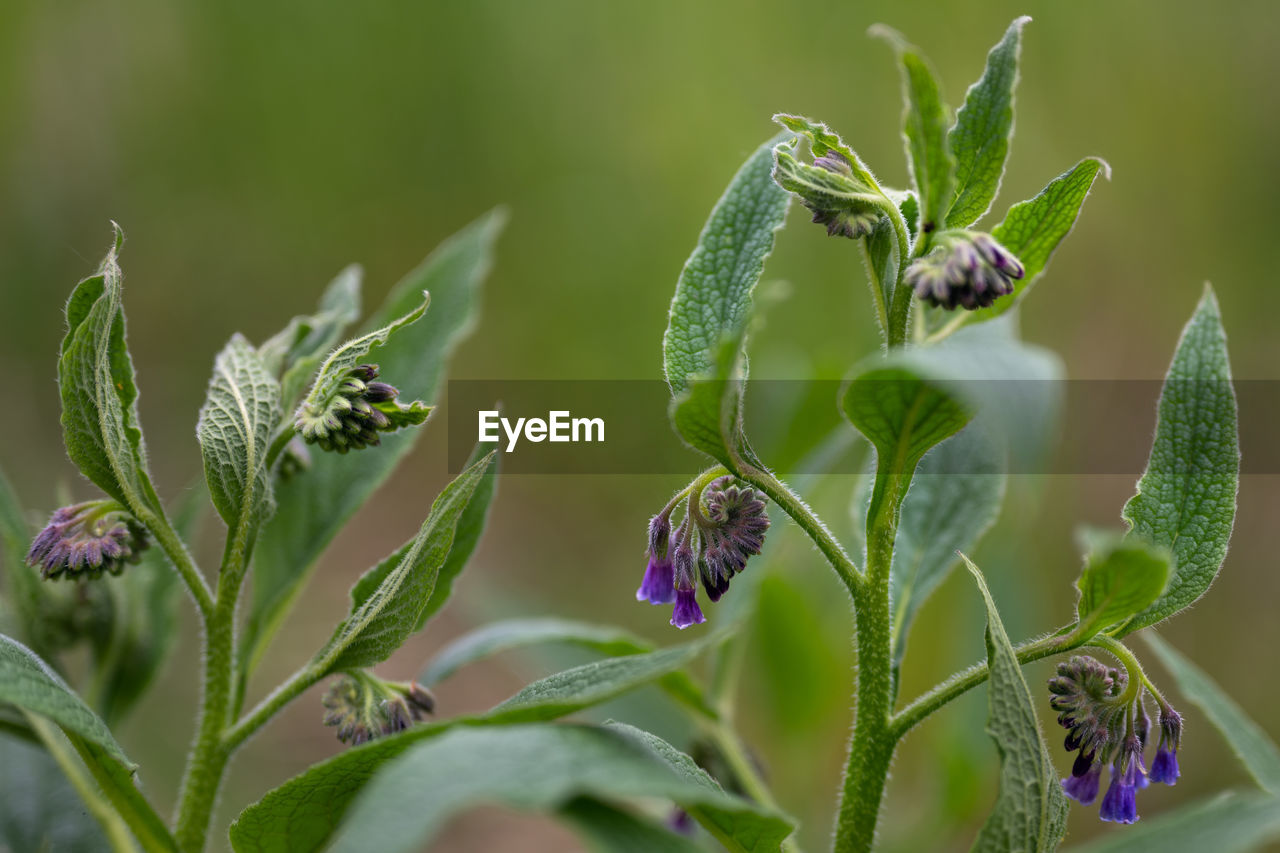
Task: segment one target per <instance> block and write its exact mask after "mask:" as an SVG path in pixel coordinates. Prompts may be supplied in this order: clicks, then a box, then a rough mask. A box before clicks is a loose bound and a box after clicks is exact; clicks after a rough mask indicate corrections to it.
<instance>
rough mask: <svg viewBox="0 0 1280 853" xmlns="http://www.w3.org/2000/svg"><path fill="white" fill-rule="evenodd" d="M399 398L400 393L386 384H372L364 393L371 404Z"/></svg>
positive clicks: (392, 386)
mask: <svg viewBox="0 0 1280 853" xmlns="http://www.w3.org/2000/svg"><path fill="white" fill-rule="evenodd" d="M399 396H400V391H399V390H398V389H397V388H396V387H395V386H394V385H388V384H387V383H385V382H370V383H369V384H368V387H366V388H365V392H364V398H365V399H366V400H368V401H369V402H370V403H383V402H386V401H387V400H394V399H395V398H396V397H399Z"/></svg>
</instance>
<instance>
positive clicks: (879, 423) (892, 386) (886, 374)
mask: <svg viewBox="0 0 1280 853" xmlns="http://www.w3.org/2000/svg"><path fill="white" fill-rule="evenodd" d="M882 364H883V362H878V363H876V364H875V365H873V366H872V367H870V368H869V369H865V370H862V371H861V372H859V373H858V374H857V375H856V376H855V377H854V379H853V380H852V381H851V382H850V383H849V385H848V387H847V388H846V389H845V392H844V394H843V395H842V399H841V409H842V410H843V411H844V414H845V417H847V418H848V419H849V422H850V423H852V424H853V425H854V426H855V427H857V428H858V431H859V432H861V433H862V434H863V435H864V436H866V437H867V439H868V440H869V441H870V442H871V443H872V444H873V445H875V448H876V455H877V459H879V460H880V462H879V464H880V466H881V470H883V471H885V472H886V473H893V474H905V475H908V476H910V474H911V473H912V472H913V471H914V470H915V468H916V464H917V463H918V462H919V461H920V458H921V457H922V456H924V454H925V453H926V452H928V450H929V448H931V447H933V446H934V445H935V444H937V443H938V442H940V441H942V440H943V439H945V438H947V437H948V436H951V435H954V434H955V433H957V432H959V431H960V430H961V429H963V428H964V426H965V424H967V423H968V422H969V421H970V419H971V418H972V417H973V412H972V410H971V409H970V408H969V407H968V406H967V405H966V404H965V403H964V402H963V401H961V400H960V399H959V398H958V397H957V396H955V395H954V394H953V393H951V392H950V391H948V390H947V389H946V388H945V387H944V386H942V385H941V384H938V383H935V382H933V381H931V378H929V377H926V376H925V375H923V374H922V373H921V372H917V371H914V370H910V369H907V368H905V367H894V366H881V365H882Z"/></svg>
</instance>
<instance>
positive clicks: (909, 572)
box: [858, 424, 1007, 666]
mask: <svg viewBox="0 0 1280 853" xmlns="http://www.w3.org/2000/svg"><path fill="white" fill-rule="evenodd" d="M979 426H980V425H979V424H971V425H970V426H969V427H967V428H965V429H963V430H961V431H960V432H959V433H957V434H956V435H953V436H952V437H951V438H948V439H947V440H946V441H944V442H942V443H941V444H939V445H938V446H937V447H935V448H933V450H930V451H929V452H928V453H927V454H925V456H924V458H923V459H921V460H920V464H919V466H918V467H917V468H916V475H915V478H914V479H913V480H912V482H911V489H910V491H908V492H907V496H906V497H905V498H904V499H903V501H902V510H901V515H900V517H899V519H898V537H897V539H896V540H895V543H894V550H893V565H892V568H891V570H890V574H889V596H890V600H891V601H892V603H893V660H894V664H895V666H896V665H900V664H901V663H902V658H903V656H904V655H905V654H906V648H907V636H908V634H909V633H910V631H911V623H912V622H913V621H914V620H915V615H916V613H917V611H919V609H920V606H921V605H922V604H924V602H925V601H926V600H928V598H929V596H930V595H932V594H933V591H934V590H935V589H937V588H938V586H939V585H940V584H941V583H942V582H943V581H944V580H946V578H947V575H948V574H950V572H951V570H952V569H953V568H954V567H955V566H957V565H958V564H959V563H960V558H959V557H958V556H957V552H958V551H964V552H966V553H968V552H971V551H972V550H973V549H974V547H976V546H977V544H978V542H979V541H980V540H981V539H982V537H983V535H984V534H985V533H986V532H987V530H988V529H989V528H990V527H991V525H992V524H994V523H995V520H996V517H997V516H998V515H999V514H1000V505H1001V503H1002V502H1003V500H1004V491H1005V482H1006V479H1007V478H1006V476H1005V473H1004V467H1003V461H1004V459H1003V454H1002V453H1001V452H1000V450H999V449H998V447H997V446H996V444H995V442H994V441H993V440H992V439H991V437H990V436H989V435H987V434H986V433H985V432H984V431H982V430H981V429H979ZM869 496H870V495H869V490H868V495H867V497H869ZM862 507H863V512H862V513H861V514H860V517H859V519H858V520H859V522H861V521H862V518H863V517H865V508H866V499H865V498H864V499H863V502H862Z"/></svg>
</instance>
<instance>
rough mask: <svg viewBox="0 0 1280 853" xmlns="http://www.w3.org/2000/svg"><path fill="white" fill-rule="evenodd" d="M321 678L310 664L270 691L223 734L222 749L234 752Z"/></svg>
mask: <svg viewBox="0 0 1280 853" xmlns="http://www.w3.org/2000/svg"><path fill="white" fill-rule="evenodd" d="M321 677H322V676H321V675H319V674H318V672H317V670H316V668H315V667H314V666H312V665H311V664H310V663H308V664H307V665H306V666H304V667H303V668H302V669H300V670H298V671H297V672H295V673H294V674H293V675H291V676H290V677H289V680H288V681H286V682H284V683H283V684H281V685H280V686H279V687H277V688H276V689H275V690H273V691H271V693H270V694H269V695H268V696H267V697H266V698H265V699H263V700H262V701H261V702H259V703H258V704H257V705H256V706H255V707H254V709H253V710H252V711H250V712H249V713H248V714H245V715H244V716H243V717H241V718H240V721H239V722H237V723H236V724H235V725H234V726H232V727H231V728H229V729H227V730H226V731H225V732H224V733H223V735H222V748H223V749H224V750H226V751H227V753H228V754H229V753H232V752H234V751H235V750H236V749H237V748H238V747H239V746H240V744H242V743H244V742H245V741H246V740H247V739H248V738H249V736H250V735H252V734H253V733H254V732H256V731H257V730H258V729H260V728H262V727H263V726H264V725H266V723H267V721H268V720H270V719H271V718H272V717H274V716H275V715H276V714H277V713H279V712H280V710H281V709H282V708H284V706H285V705H287V704H289V703H290V702H291V701H293V700H294V699H296V698H297V697H298V696H300V695H301V694H302V693H304V692H305V691H306V690H307V688H309V687H310V686H311V685H313V684H315V683H316V682H317V681H319V680H320V679H321Z"/></svg>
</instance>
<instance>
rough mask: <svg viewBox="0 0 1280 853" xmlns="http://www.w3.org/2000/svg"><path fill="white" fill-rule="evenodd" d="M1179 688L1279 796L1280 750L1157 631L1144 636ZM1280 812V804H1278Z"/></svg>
mask: <svg viewBox="0 0 1280 853" xmlns="http://www.w3.org/2000/svg"><path fill="white" fill-rule="evenodd" d="M1143 636H1144V638H1145V639H1146V641H1147V645H1149V646H1151V650H1152V651H1153V652H1155V655H1156V657H1157V658H1159V659H1160V663H1161V664H1163V665H1164V668H1165V669H1167V670H1168V671H1169V674H1170V675H1172V676H1173V678H1174V680H1175V681H1177V682H1178V689H1179V690H1180V691H1181V692H1182V695H1183V696H1186V697H1187V698H1188V699H1189V700H1191V702H1193V703H1194V704H1195V706H1196V707H1197V708H1199V709H1200V710H1201V711H1203V712H1204V715H1205V716H1206V717H1207V718H1208V719H1209V722H1210V723H1212V724H1213V727H1214V728H1216V729H1217V730H1218V731H1219V732H1221V733H1222V737H1223V738H1224V739H1226V741H1227V745H1228V746H1229V747H1231V751H1232V752H1233V753H1235V756H1236V758H1237V759H1239V761H1240V763H1241V764H1243V765H1244V767H1245V769H1246V770H1248V771H1249V775H1251V776H1252V777H1253V778H1254V779H1255V780H1257V782H1258V784H1259V785H1260V786H1262V789H1263V790H1264V791H1267V792H1269V793H1271V794H1273V795H1280V747H1277V746H1276V743H1275V741H1273V740H1272V739H1271V738H1270V737H1268V736H1267V733H1266V732H1264V731H1263V730H1262V727H1261V726H1259V725H1258V724H1257V723H1256V722H1254V721H1253V720H1252V719H1251V718H1250V717H1249V715H1248V714H1246V713H1245V712H1244V710H1243V709H1242V708H1241V707H1240V706H1239V705H1237V704H1236V703H1235V702H1234V701H1232V699H1231V697H1230V696H1228V695H1227V693H1226V691H1225V690H1223V689H1222V688H1221V687H1220V686H1218V684H1217V683H1215V682H1214V680H1213V679H1212V678H1210V677H1209V676H1208V674H1207V673H1205V672H1204V671H1203V670H1201V669H1200V668H1199V667H1198V666H1196V665H1195V664H1194V663H1192V662H1191V661H1189V660H1187V658H1186V657H1184V656H1183V655H1182V653H1181V652H1179V651H1178V650H1177V649H1175V648H1174V647H1173V646H1171V645H1169V644H1168V643H1167V642H1165V641H1164V640H1163V639H1161V638H1160V636H1159V635H1157V634H1156V633H1155V632H1154V631H1148V632H1147V633H1146V634H1144V635H1143ZM1277 808H1278V809H1280V803H1278V804H1277Z"/></svg>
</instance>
